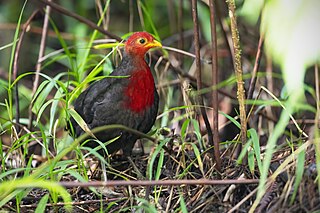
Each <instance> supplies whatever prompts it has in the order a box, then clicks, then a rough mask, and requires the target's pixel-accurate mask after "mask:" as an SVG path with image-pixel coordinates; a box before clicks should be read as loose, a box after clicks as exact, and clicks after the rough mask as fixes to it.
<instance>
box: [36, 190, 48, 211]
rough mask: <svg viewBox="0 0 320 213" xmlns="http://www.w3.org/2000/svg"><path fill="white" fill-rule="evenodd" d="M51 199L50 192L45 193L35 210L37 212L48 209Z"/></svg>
mask: <svg viewBox="0 0 320 213" xmlns="http://www.w3.org/2000/svg"><path fill="white" fill-rule="evenodd" d="M48 200H49V194H45V195H44V196H43V197H42V198H41V200H40V201H39V203H38V205H37V208H36V210H35V211H34V212H35V213H43V212H45V210H46V204H47V203H48Z"/></svg>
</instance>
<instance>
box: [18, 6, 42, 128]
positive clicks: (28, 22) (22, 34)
mask: <svg viewBox="0 0 320 213" xmlns="http://www.w3.org/2000/svg"><path fill="white" fill-rule="evenodd" d="M38 12H39V10H35V11H34V12H33V13H32V14H31V16H30V17H29V18H28V20H27V21H26V23H25V24H24V25H23V27H22V32H21V34H20V38H19V41H18V43H17V47H16V50H15V54H14V61H13V80H16V79H17V76H18V61H19V56H20V49H21V45H22V41H23V38H24V35H25V33H26V31H27V28H28V26H29V25H30V23H31V21H32V19H33V18H34V17H35V16H36V15H37V14H38ZM14 96H15V97H14V99H15V105H16V115H15V117H16V131H17V132H18V133H19V131H20V126H19V124H20V122H19V120H20V103H19V83H18V82H16V84H15V94H14Z"/></svg>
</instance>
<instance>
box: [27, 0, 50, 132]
mask: <svg viewBox="0 0 320 213" xmlns="http://www.w3.org/2000/svg"><path fill="white" fill-rule="evenodd" d="M45 11H46V13H45V16H44V21H43V28H42V36H41V42H40V49H39V55H38V62H37V65H36V75H35V79H34V82H33V88H32V97H33V96H34V95H35V93H36V90H37V88H38V85H39V76H40V71H41V63H40V62H39V61H40V59H41V58H42V57H43V55H44V52H45V48H46V40H47V34H48V24H49V16H50V11H51V9H50V6H46V9H45ZM32 106H33V103H30V106H29V125H28V128H29V129H30V130H32V121H33V117H34V115H33V113H32Z"/></svg>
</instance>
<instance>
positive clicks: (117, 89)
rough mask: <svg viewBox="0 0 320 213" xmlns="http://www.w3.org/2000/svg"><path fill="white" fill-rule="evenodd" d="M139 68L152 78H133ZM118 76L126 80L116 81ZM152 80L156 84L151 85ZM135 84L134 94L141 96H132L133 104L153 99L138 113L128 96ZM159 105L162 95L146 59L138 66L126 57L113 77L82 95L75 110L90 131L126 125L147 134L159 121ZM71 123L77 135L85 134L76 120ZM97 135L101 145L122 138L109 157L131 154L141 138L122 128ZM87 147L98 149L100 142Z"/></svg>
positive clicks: (94, 84) (95, 84)
mask: <svg viewBox="0 0 320 213" xmlns="http://www.w3.org/2000/svg"><path fill="white" fill-rule="evenodd" d="M137 69H139V70H141V71H142V73H143V74H144V73H145V74H146V75H148V76H149V78H147V77H142V78H136V79H133V78H132V76H133V74H134V73H133V72H136V71H137ZM150 75H151V77H150ZM115 76H122V77H121V78H114V77H115ZM150 79H151V80H152V82H148V81H150ZM135 81H139V82H135ZM144 81H145V82H144ZM131 84H134V85H137V86H136V87H135V88H134V89H135V90H136V91H135V93H134V94H135V95H136V96H137V94H138V95H139V96H140V97H132V98H133V99H132V100H131V101H135V100H134V98H137V99H138V100H142V101H143V100H144V98H149V99H148V100H149V102H146V104H147V105H146V106H143V108H141V107H139V108H138V110H137V109H134V108H132V107H131V108H132V109H131V108H130V107H128V103H129V102H130V100H128V99H130V97H129V96H128V95H126V92H127V89H128V87H129V86H130V85H131ZM144 85H149V88H144V87H143V86H144ZM150 90H153V91H150ZM150 101H152V102H150ZM143 103H144V102H143ZM133 104H134V102H133ZM158 104H159V96H158V93H157V90H156V88H155V86H154V81H153V77H152V74H151V72H150V69H149V67H148V65H147V64H146V62H145V61H144V60H143V62H140V64H134V63H133V62H132V58H131V56H128V55H125V56H124V57H123V60H122V62H121V63H120V65H119V66H118V67H117V68H116V69H115V70H114V71H113V72H112V74H111V75H110V76H109V77H107V78H104V79H102V80H99V81H97V82H95V83H93V84H91V85H90V86H89V87H88V88H87V89H86V90H85V91H84V92H83V93H81V94H80V96H79V97H78V98H77V99H76V101H75V103H74V109H75V110H76V111H77V112H78V113H79V115H80V116H81V117H82V118H83V120H84V121H85V122H86V124H87V125H88V127H89V128H90V129H94V128H95V127H99V126H104V125H111V124H122V125H124V126H127V127H130V128H133V129H136V130H139V131H141V132H143V133H147V132H149V130H150V129H151V127H152V126H153V124H154V122H155V119H156V116H157V112H158ZM71 124H72V126H73V129H74V133H75V135H76V136H80V135H82V134H83V133H84V131H83V130H82V128H81V127H80V126H79V125H78V124H77V123H76V122H75V121H74V120H73V119H71ZM95 136H96V137H97V138H98V139H99V140H100V141H101V142H107V141H109V140H111V139H113V138H116V137H118V136H120V137H119V138H118V139H117V140H116V141H114V142H112V143H111V144H109V145H108V146H107V150H108V153H109V154H110V153H114V152H116V151H118V150H120V149H122V150H123V152H124V154H125V155H130V154H131V151H132V148H133V146H134V143H135V142H136V140H137V139H138V136H137V135H135V134H132V133H129V132H125V131H123V130H119V129H112V130H108V131H103V132H99V133H97V134H95ZM86 146H89V147H96V146H98V143H97V142H95V141H93V140H92V141H90V142H88V143H87V144H86ZM100 150H103V149H100ZM102 152H103V151H102ZM100 153H101V152H100ZM104 154H105V153H104Z"/></svg>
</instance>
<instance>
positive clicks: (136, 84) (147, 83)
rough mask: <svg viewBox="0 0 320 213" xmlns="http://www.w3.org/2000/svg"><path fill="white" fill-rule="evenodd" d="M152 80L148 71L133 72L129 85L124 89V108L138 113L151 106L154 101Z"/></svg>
mask: <svg viewBox="0 0 320 213" xmlns="http://www.w3.org/2000/svg"><path fill="white" fill-rule="evenodd" d="M154 90H155V87H154V80H153V76H152V74H151V72H150V70H140V71H135V72H134V73H132V75H131V76H130V83H129V85H128V86H127V88H126V89H125V95H126V96H127V98H128V99H127V101H126V102H125V106H126V107H127V108H129V109H130V110H131V111H133V112H136V113H139V112H142V111H144V110H145V109H146V108H147V107H149V106H151V105H152V104H153V101H154Z"/></svg>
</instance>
